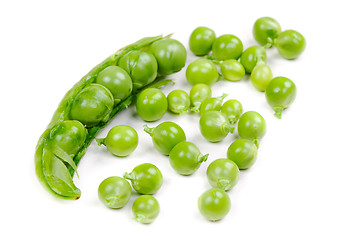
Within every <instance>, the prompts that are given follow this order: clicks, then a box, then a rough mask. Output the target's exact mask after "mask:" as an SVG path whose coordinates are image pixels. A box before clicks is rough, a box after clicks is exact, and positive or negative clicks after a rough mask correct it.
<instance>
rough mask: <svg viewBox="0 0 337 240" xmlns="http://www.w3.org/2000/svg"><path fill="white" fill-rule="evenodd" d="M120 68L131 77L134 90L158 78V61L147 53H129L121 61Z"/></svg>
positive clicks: (119, 62)
mask: <svg viewBox="0 0 337 240" xmlns="http://www.w3.org/2000/svg"><path fill="white" fill-rule="evenodd" d="M118 66H120V67H121V68H123V69H124V70H125V71H126V72H127V73H128V74H129V75H130V77H131V79H132V83H133V89H134V90H137V89H139V88H142V87H144V86H146V85H148V84H149V83H151V82H153V81H154V80H155V78H156V76H157V70H158V64H157V60H156V58H155V57H154V56H153V55H152V54H151V53H148V52H145V51H139V50H138V51H131V52H129V53H128V54H126V55H124V56H123V57H121V58H120V59H119V61H118Z"/></svg>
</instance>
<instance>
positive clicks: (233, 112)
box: [220, 99, 243, 124]
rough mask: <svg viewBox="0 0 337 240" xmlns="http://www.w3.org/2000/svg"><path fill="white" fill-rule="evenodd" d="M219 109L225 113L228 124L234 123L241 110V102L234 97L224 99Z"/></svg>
mask: <svg viewBox="0 0 337 240" xmlns="http://www.w3.org/2000/svg"><path fill="white" fill-rule="evenodd" d="M220 111H221V112H222V113H223V114H224V115H225V117H226V118H227V120H228V122H229V123H230V124H235V123H236V122H237V121H238V120H239V118H240V116H241V114H242V111H243V108H242V104H241V103H240V102H239V101H238V100H235V99H230V100H228V101H226V102H225V103H224V104H223V105H222V107H221V109H220Z"/></svg>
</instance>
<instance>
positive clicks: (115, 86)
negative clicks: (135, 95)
mask: <svg viewBox="0 0 337 240" xmlns="http://www.w3.org/2000/svg"><path fill="white" fill-rule="evenodd" d="M96 83H98V84H101V85H103V86H104V87H106V88H107V89H109V91H110V92H111V93H112V96H113V97H114V100H115V105H117V104H118V103H120V102H121V101H123V100H124V99H125V98H127V97H128V96H130V94H131V92H132V80H131V78H130V76H129V75H128V73H127V72H126V71H125V70H124V69H123V68H121V67H118V66H110V67H107V68H105V69H104V70H103V71H101V72H100V73H99V74H98V76H97V79H96Z"/></svg>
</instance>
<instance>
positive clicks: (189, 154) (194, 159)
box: [169, 141, 208, 176]
mask: <svg viewBox="0 0 337 240" xmlns="http://www.w3.org/2000/svg"><path fill="white" fill-rule="evenodd" d="M207 158H208V154H206V155H202V154H201V153H200V150H199V148H198V147H197V146H196V145H194V144H193V143H191V142H187V141H183V142H180V143H178V144H177V145H175V146H174V148H173V149H172V150H171V152H170V155H169V160H170V164H171V167H172V168H173V169H174V170H175V171H176V172H177V173H179V174H181V175H184V176H188V175H191V174H193V173H194V172H195V171H196V170H198V169H199V167H200V165H201V163H203V162H205V161H206V160H207Z"/></svg>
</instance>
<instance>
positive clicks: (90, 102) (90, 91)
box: [69, 83, 114, 127]
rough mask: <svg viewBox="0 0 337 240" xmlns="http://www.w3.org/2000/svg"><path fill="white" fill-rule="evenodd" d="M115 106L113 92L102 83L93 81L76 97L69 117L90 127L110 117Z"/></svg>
mask: <svg viewBox="0 0 337 240" xmlns="http://www.w3.org/2000/svg"><path fill="white" fill-rule="evenodd" d="M113 106H114V98H113V96H112V94H111V92H110V91H109V90H108V89H107V88H106V87H103V86H102V85H99V84H96V83H92V84H90V85H89V86H87V87H85V88H84V89H83V90H82V91H81V92H80V93H79V94H78V95H77V96H76V98H75V100H74V102H73V104H72V106H71V109H70V113H69V118H70V119H72V120H78V121H80V122H81V123H83V124H84V125H86V126H88V127H90V126H93V125H96V124H98V123H99V122H104V121H106V120H107V119H108V118H109V114H110V113H111V111H112V109H113Z"/></svg>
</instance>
